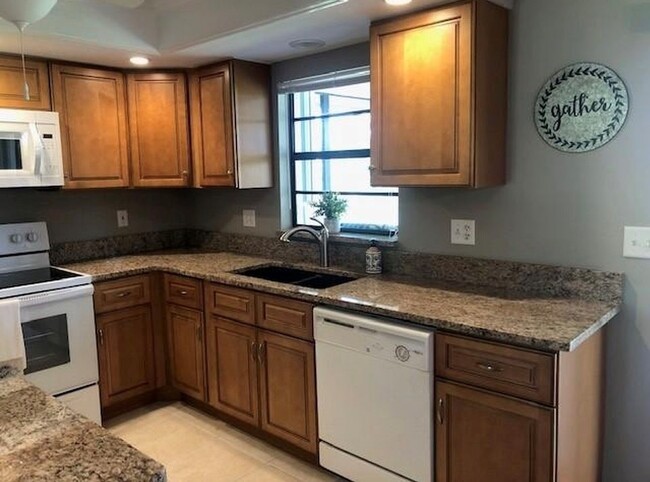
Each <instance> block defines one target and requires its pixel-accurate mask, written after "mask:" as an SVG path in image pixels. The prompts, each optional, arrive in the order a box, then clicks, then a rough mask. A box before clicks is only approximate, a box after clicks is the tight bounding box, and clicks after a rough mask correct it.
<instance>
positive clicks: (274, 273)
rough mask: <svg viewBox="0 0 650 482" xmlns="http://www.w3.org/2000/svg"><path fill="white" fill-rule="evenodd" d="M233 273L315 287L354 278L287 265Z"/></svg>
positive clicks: (335, 283)
mask: <svg viewBox="0 0 650 482" xmlns="http://www.w3.org/2000/svg"><path fill="white" fill-rule="evenodd" d="M235 273H236V274H240V275H243V276H250V277H252V278H258V279H264V280H267V281H277V282H279V283H287V284H291V285H295V286H304V287H305V288H315V289H323V288H331V287H332V286H337V285H340V284H343V283H347V282H349V281H353V280H355V279H356V278H355V277H354V276H348V275H341V274H334V273H323V272H319V271H309V270H305V269H299V268H291V267H289V266H254V267H252V268H245V269H242V270H238V271H235Z"/></svg>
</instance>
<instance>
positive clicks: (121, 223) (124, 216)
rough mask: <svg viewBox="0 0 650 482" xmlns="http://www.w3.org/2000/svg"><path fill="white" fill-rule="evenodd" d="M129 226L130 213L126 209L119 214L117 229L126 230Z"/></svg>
mask: <svg viewBox="0 0 650 482" xmlns="http://www.w3.org/2000/svg"><path fill="white" fill-rule="evenodd" d="M128 226H129V212H128V211H127V210H126V209H121V210H119V211H118V212H117V227H118V228H126V227H128Z"/></svg>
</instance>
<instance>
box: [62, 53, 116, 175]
mask: <svg viewBox="0 0 650 482" xmlns="http://www.w3.org/2000/svg"><path fill="white" fill-rule="evenodd" d="M52 93H53V98H54V110H55V111H57V112H58V113H59V118H60V122H61V140H62V148H63V168H64V173H65V187H66V188H101V187H126V186H128V185H129V161H128V159H129V158H128V148H127V123H126V92H125V89H124V75H123V74H121V73H120V72H115V71H110V70H99V69H87V68H82V67H76V66H70V65H53V66H52Z"/></svg>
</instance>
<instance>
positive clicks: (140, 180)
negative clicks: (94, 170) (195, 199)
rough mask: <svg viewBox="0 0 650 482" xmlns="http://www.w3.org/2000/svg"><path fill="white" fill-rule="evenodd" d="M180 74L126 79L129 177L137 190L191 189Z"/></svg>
mask: <svg viewBox="0 0 650 482" xmlns="http://www.w3.org/2000/svg"><path fill="white" fill-rule="evenodd" d="M185 84H186V82H185V74H183V73H180V72H179V73H135V74H129V75H128V76H127V89H128V106H129V128H130V134H131V136H130V145H131V173H132V176H133V185H134V186H136V187H184V186H189V185H190V175H189V172H190V152H189V127H188V114H187V92H186V88H185Z"/></svg>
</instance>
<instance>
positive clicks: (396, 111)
mask: <svg viewBox="0 0 650 482" xmlns="http://www.w3.org/2000/svg"><path fill="white" fill-rule="evenodd" d="M370 41H371V61H370V65H371V89H372V95H371V110H372V148H371V159H372V161H371V168H370V169H371V183H372V184H373V185H375V186H465V187H485V186H493V185H499V184H503V183H504V182H505V133H506V110H507V43H508V13H507V10H506V9H504V8H502V7H499V6H497V5H494V4H492V3H490V2H488V1H487V0H474V1H470V2H466V3H460V4H454V5H452V6H447V7H442V8H437V9H434V10H428V11H425V12H420V13H416V14H411V15H407V16H404V17H399V18H397V19H392V20H388V21H382V22H380V23H376V24H373V25H372V26H371V29H370Z"/></svg>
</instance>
